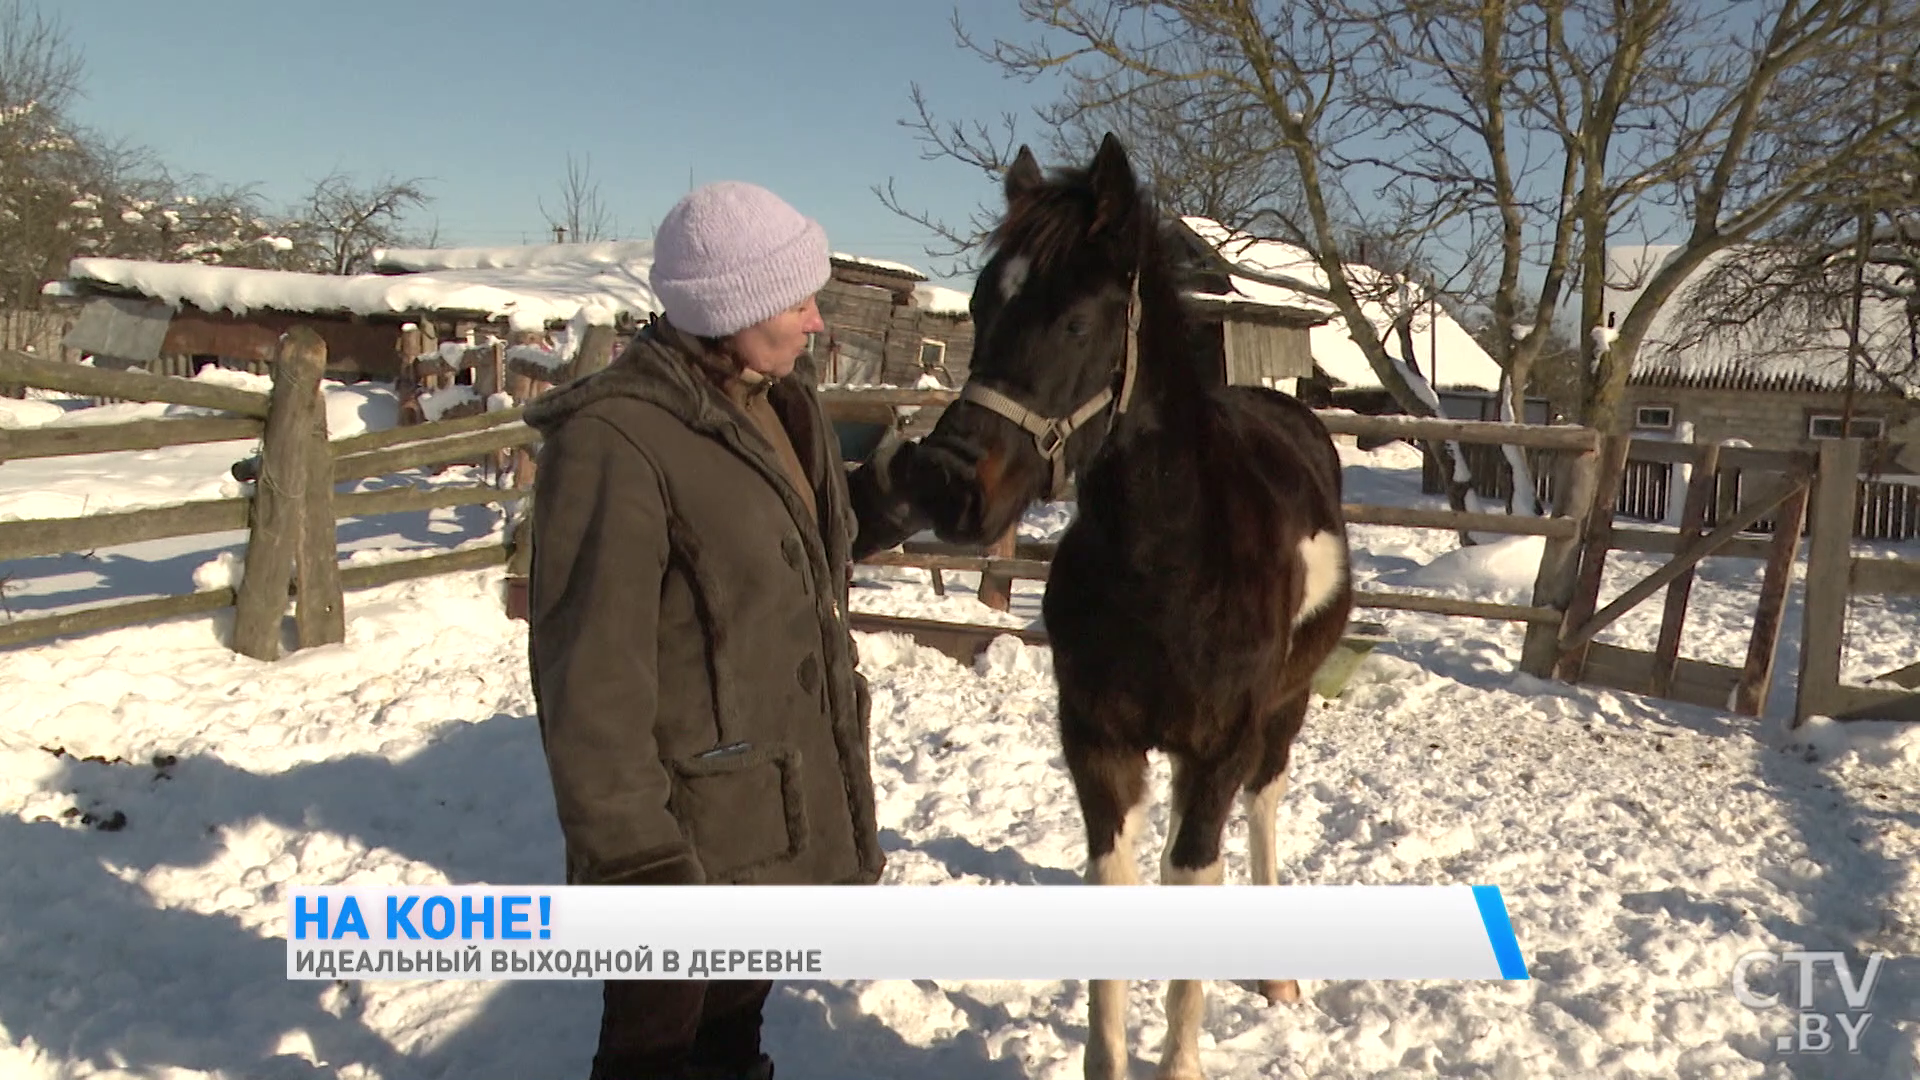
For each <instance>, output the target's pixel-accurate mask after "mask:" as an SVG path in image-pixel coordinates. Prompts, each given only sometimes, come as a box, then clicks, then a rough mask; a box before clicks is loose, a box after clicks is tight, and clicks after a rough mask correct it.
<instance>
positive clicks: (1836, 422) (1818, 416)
mask: <svg viewBox="0 0 1920 1080" xmlns="http://www.w3.org/2000/svg"><path fill="white" fill-rule="evenodd" d="M1886 434H1887V422H1886V420H1884V419H1882V418H1881V417H1878V416H1856V417H1854V418H1853V424H1852V426H1851V427H1849V428H1848V429H1847V436H1846V437H1847V438H1852V439H1879V438H1884V437H1885V436H1886ZM1840 437H1841V435H1840V417H1839V416H1837V415H1833V414H1830V413H1815V414H1813V415H1812V416H1809V417H1807V438H1809V439H1838V438H1840Z"/></svg>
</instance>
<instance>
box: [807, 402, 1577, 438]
mask: <svg viewBox="0 0 1920 1080" xmlns="http://www.w3.org/2000/svg"><path fill="white" fill-rule="evenodd" d="M959 396H960V395H959V391H957V390H908V389H904V388H896V387H879V388H875V389H871V390H848V389H845V388H840V387H826V388H823V389H822V390H821V391H820V405H821V407H822V408H823V409H825V410H827V414H828V416H829V417H837V412H836V410H838V409H840V408H842V407H848V406H858V405H919V406H930V405H939V406H944V405H948V404H951V403H952V402H953V401H954V400H955V399H956V398H958V397H959ZM1314 411H1315V414H1316V415H1318V416H1319V417H1320V422H1321V423H1322V424H1323V425H1325V426H1326V429H1327V431H1328V432H1330V433H1332V434H1334V435H1366V436H1369V437H1377V438H1387V439H1406V440H1409V441H1417V440H1421V439H1450V440H1452V441H1455V442H1471V443H1498V444H1502V445H1507V446H1525V447H1530V448H1533V449H1537V450H1575V451H1585V450H1592V449H1594V448H1595V447H1597V446H1598V445H1599V441H1600V436H1599V433H1598V432H1596V431H1594V430H1593V429H1592V428H1587V427H1577V426H1574V425H1571V424H1551V425H1548V424H1509V423H1504V422H1500V421H1495V420H1445V419H1440V418H1436V417H1424V416H1365V415H1362V414H1359V413H1350V412H1344V411H1338V410H1319V409H1316V410H1314Z"/></svg>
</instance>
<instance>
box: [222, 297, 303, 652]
mask: <svg viewBox="0 0 1920 1080" xmlns="http://www.w3.org/2000/svg"><path fill="white" fill-rule="evenodd" d="M325 367H326V347H325V346H324V345H323V344H322V343H321V342H320V341H319V340H318V335H315V334H313V333H312V332H311V331H307V332H305V333H302V332H301V331H300V330H298V329H295V330H294V331H292V332H290V333H289V334H288V335H287V336H286V337H285V338H282V339H281V345H280V357H279V359H277V360H276V361H275V362H274V365H273V408H272V411H271V413H270V414H269V416H268V417H267V434H266V438H265V439H263V440H262V446H261V456H260V479H259V481H258V482H257V483H255V484H254V493H253V515H252V522H251V527H250V531H249V533H248V535H247V554H246V576H245V577H244V578H242V579H241V582H240V594H239V598H238V599H236V600H235V601H234V612H233V650H234V651H235V652H237V653H240V654H241V655H243V656H250V657H252V658H254V659H255V660H278V659H279V658H280V653H281V642H280V626H281V620H282V617H283V616H284V615H285V614H286V609H287V593H288V590H289V588H290V586H291V585H292V583H293V579H294V561H295V559H296V558H297V557H298V555H299V549H300V546H301V531H302V527H301V504H302V502H303V501H304V499H305V497H306V488H307V484H308V482H309V476H310V475H311V474H312V472H313V470H312V469H310V468H309V467H308V463H307V461H306V458H307V456H308V454H309V453H310V452H311V451H313V450H314V449H315V447H314V445H313V438H312V435H313V425H314V415H313V414H314V412H315V410H317V409H319V408H320V376H321V374H322V372H323V371H324V370H325Z"/></svg>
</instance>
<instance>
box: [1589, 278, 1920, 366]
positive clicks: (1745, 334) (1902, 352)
mask: <svg viewBox="0 0 1920 1080" xmlns="http://www.w3.org/2000/svg"><path fill="white" fill-rule="evenodd" d="M1678 250H1679V248H1678V247H1677V246H1676V245H1671V244H1638V245H1635V244H1622V245H1616V246H1612V247H1609V248H1608V249H1607V290H1606V311H1607V313H1608V314H1609V316H1611V317H1612V318H1614V319H1615V320H1616V321H1624V320H1625V319H1626V317H1627V313H1628V312H1629V311H1631V310H1632V309H1633V305H1634V303H1635V301H1637V300H1638V299H1639V298H1640V294H1641V293H1642V292H1644V291H1645V289H1646V284H1647V281H1648V280H1649V279H1650V278H1651V277H1652V276H1653V273H1654V271H1656V270H1658V269H1659V268H1660V266H1661V264H1663V263H1665V262H1666V261H1667V260H1668V259H1669V258H1671V257H1672V255H1673V254H1674V253H1675V252H1676V251H1678ZM1749 257H1752V253H1751V252H1750V251H1748V250H1747V249H1745V248H1738V247H1736V248H1729V249H1727V250H1724V251H1721V252H1718V253H1716V254H1714V255H1712V256H1709V257H1708V258H1707V259H1706V261H1705V262H1704V263H1703V264H1702V265H1701V266H1700V268H1699V269H1697V270H1695V271H1694V272H1693V273H1692V274H1691V275H1689V276H1688V278H1687V280H1686V281H1685V282H1684V283H1683V284H1682V285H1681V287H1680V290H1679V291H1678V292H1677V293H1675V295H1674V296H1673V298H1672V299H1671V300H1669V301H1668V302H1667V303H1666V304H1664V305H1662V307H1661V310H1660V313H1659V314H1658V315H1656V316H1655V317H1654V321H1653V326H1652V328H1651V329H1650V330H1649V331H1648V333H1647V336H1646V339H1645V340H1644V341H1642V342H1641V345H1640V349H1639V351H1638V353H1637V354H1636V355H1635V357H1634V364H1633V378H1634V381H1636V382H1646V383H1653V384H1673V383H1686V384H1694V385H1712V386H1725V387H1729V388H1735V387H1739V388H1767V389H1781V390H1833V391H1838V390H1844V389H1845V388H1846V382H1847V335H1846V333H1845V331H1844V330H1842V329H1840V328H1838V327H1829V328H1827V329H1826V330H1824V331H1822V332H1805V333H1794V334H1788V333H1786V332H1785V331H1784V330H1783V329H1782V328H1781V327H1778V326H1767V325H1764V324H1759V323H1755V324H1751V325H1749V326H1745V327H1741V328H1738V329H1732V330H1728V331H1725V332H1717V333H1715V334H1713V335H1711V336H1709V337H1707V338H1705V339H1704V340H1701V339H1699V338H1698V335H1697V334H1696V333H1693V332H1690V331H1689V328H1688V326H1687V323H1688V321H1689V319H1688V316H1687V313H1686V306H1687V305H1688V304H1689V303H1694V302H1697V301H1696V298H1695V297H1694V296H1693V295H1692V294H1693V293H1694V292H1695V290H1697V289H1700V288H1703V287H1704V285H1705V282H1704V279H1705V278H1706V276H1707V275H1708V274H1710V273H1712V271H1713V270H1714V269H1715V268H1716V267H1718V266H1719V265H1721V264H1722V263H1723V261H1725V260H1728V259H1738V258H1749ZM1861 316H1862V317H1861V324H1862V332H1863V335H1864V347H1865V349H1866V351H1867V355H1868V356H1870V357H1872V356H1881V357H1888V358H1890V359H1892V360H1893V361H1895V362H1894V363H1893V364H1890V365H1889V368H1890V374H1891V377H1892V381H1893V382H1894V383H1895V385H1897V386H1899V387H1900V388H1901V389H1902V390H1903V391H1905V392H1906V393H1908V394H1916V393H1920V377H1916V373H1910V372H1907V371H1906V368H1907V366H1908V365H1906V364H1904V363H1901V362H1899V361H1901V360H1903V359H1904V358H1905V357H1906V355H1907V349H1908V343H1907V340H1906V322H1905V318H1904V313H1903V311H1902V310H1901V308H1900V305H1899V304H1897V303H1894V302H1892V301H1889V300H1885V299H1882V298H1876V297H1872V296H1868V297H1866V298H1865V300H1864V301H1863V304H1862V307H1861ZM1856 385H1857V386H1860V387H1862V388H1869V389H1871V388H1875V387H1878V386H1880V385H1881V384H1880V382H1879V380H1877V379H1875V378H1874V377H1873V376H1872V375H1871V374H1868V373H1867V372H1865V371H1862V372H1859V373H1858V378H1857V382H1856Z"/></svg>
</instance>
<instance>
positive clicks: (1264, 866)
mask: <svg viewBox="0 0 1920 1080" xmlns="http://www.w3.org/2000/svg"><path fill="white" fill-rule="evenodd" d="M1309 700H1310V699H1309V697H1308V696H1307V695H1305V694H1303V695H1301V696H1300V698H1299V699H1298V700H1296V701H1289V702H1287V703H1286V704H1284V705H1282V706H1281V707H1280V710H1279V712H1278V713H1277V714H1276V715H1275V717H1274V719H1273V722H1272V724H1271V725H1270V726H1269V730H1268V733H1267V738H1268V743H1267V747H1268V750H1267V753H1266V755H1265V760H1263V761H1262V762H1261V763H1260V768H1259V770H1258V771H1256V772H1255V773H1254V775H1253V779H1251V780H1249V781H1248V782H1247V787H1246V790H1245V791H1243V792H1242V793H1241V800H1242V804H1243V805H1244V806H1245V807H1246V812H1247V848H1248V852H1247V854H1248V862H1250V863H1251V864H1252V866H1251V869H1252V871H1253V874H1252V877H1253V884H1255V885H1278V884H1280V860H1279V857H1278V856H1277V855H1276V854H1275V850H1274V849H1275V846H1276V843H1277V837H1276V835H1275V828H1276V821H1275V819H1276V817H1277V815H1278V814H1279V809H1280V797H1281V796H1283V795H1285V794H1286V793H1287V759H1288V757H1289V755H1290V752H1291V749H1292V745H1293V737H1294V735H1296V734H1298V733H1299V731H1300V727H1301V724H1302V723H1303V722H1304V721H1305V719H1306V714H1307V705H1308V703H1309ZM1257 989H1258V991H1259V993H1260V995H1261V996H1262V997H1264V998H1266V999H1267V1004H1269V1005H1280V1004H1286V1005H1293V1004H1297V1003H1298V1002H1299V1001H1300V984H1299V983H1298V982H1296V981H1294V980H1292V979H1262V980H1260V982H1259V984H1258V986H1257Z"/></svg>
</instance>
